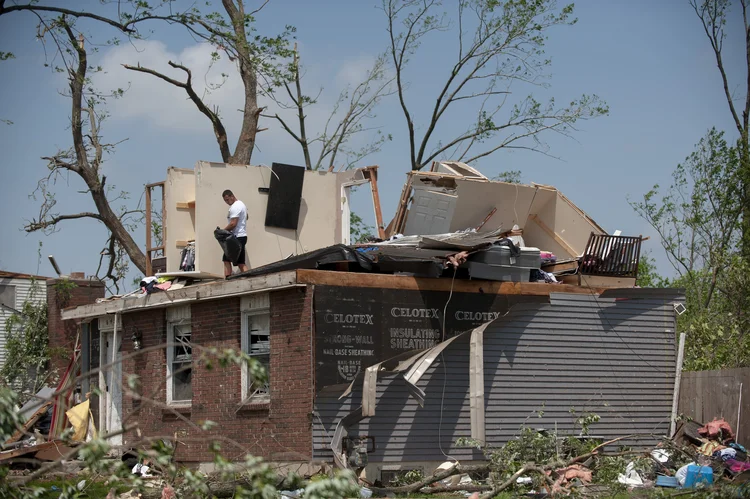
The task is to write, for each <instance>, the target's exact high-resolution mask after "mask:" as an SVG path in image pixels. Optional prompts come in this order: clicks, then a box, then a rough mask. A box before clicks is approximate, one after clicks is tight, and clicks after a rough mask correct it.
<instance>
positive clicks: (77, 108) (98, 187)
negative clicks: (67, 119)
mask: <svg viewBox="0 0 750 499" xmlns="http://www.w3.org/2000/svg"><path fill="white" fill-rule="evenodd" d="M63 27H64V28H65V31H66V33H67V35H68V38H69V39H70V42H71V43H72V44H73V47H75V49H76V51H77V53H78V67H77V68H76V70H75V72H73V71H72V70H71V74H70V93H71V101H72V109H71V132H72V135H73V145H74V148H75V153H76V160H77V165H76V166H74V167H73V171H75V173H77V174H78V175H79V176H80V177H81V178H82V179H83V181H84V182H86V185H87V186H88V188H89V192H91V198H92V199H93V200H94V204H95V205H96V209H97V211H98V212H99V215H100V216H101V219H102V221H103V222H104V225H106V226H107V228H108V229H109V230H110V232H111V233H112V235H113V236H114V237H115V239H116V240H117V241H118V242H119V243H120V244H121V245H122V247H123V248H124V249H125V252H126V253H127V254H128V257H130V260H131V261H132V262H133V265H135V266H136V267H137V268H138V270H140V271H141V272H143V273H145V272H146V256H145V255H144V254H143V252H142V251H141V249H140V248H139V247H138V245H137V244H136V243H135V241H134V240H133V237H132V236H131V235H130V233H129V232H128V230H127V229H126V228H125V226H123V224H122V221H121V220H120V218H119V217H118V216H117V215H116V214H115V213H114V212H113V211H112V208H111V207H110V205H109V201H107V195H106V192H105V191H104V185H103V183H102V182H101V181H100V180H99V170H98V166H99V165H98V161H99V160H100V158H98V157H96V158H95V162H94V163H93V164H92V163H91V162H89V157H88V151H87V150H86V146H85V144H84V134H83V116H82V110H83V89H84V85H85V84H86V70H87V69H88V57H87V53H86V49H85V48H84V39H83V35H81V37H80V39H78V40H76V38H75V36H74V34H73V31H72V30H71V29H70V27H69V26H68V25H67V24H65V25H64V26H63ZM92 119H93V118H92ZM97 134H98V130H97V127H96V126H95V125H94V124H93V123H92V132H91V140H92V141H96V142H95V144H97V145H98V140H99V139H98V137H97ZM110 258H115V255H110Z"/></svg>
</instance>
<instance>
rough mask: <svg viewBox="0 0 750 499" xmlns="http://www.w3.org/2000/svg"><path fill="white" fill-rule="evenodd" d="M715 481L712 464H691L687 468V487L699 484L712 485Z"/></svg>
mask: <svg viewBox="0 0 750 499" xmlns="http://www.w3.org/2000/svg"><path fill="white" fill-rule="evenodd" d="M713 483H714V470H712V469H711V467H710V466H697V465H695V464H691V465H690V466H688V469H687V476H686V477H685V487H687V488H689V487H695V486H697V485H699V484H703V485H705V486H711V485H713Z"/></svg>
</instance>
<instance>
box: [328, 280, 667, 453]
mask: <svg viewBox="0 0 750 499" xmlns="http://www.w3.org/2000/svg"><path fill="white" fill-rule="evenodd" d="M673 299H674V298H673V297H664V298H661V297H657V298H655V299H654V298H652V297H649V298H648V299H628V300H614V299H598V300H597V299H596V298H594V297H593V296H589V295H573V294H553V295H552V296H551V301H550V304H545V305H538V304H536V305H535V304H527V305H519V306H516V307H514V308H513V309H512V310H511V312H510V313H509V314H508V315H507V316H506V317H504V318H502V319H499V320H498V321H496V322H495V323H494V324H492V325H491V326H490V327H489V328H487V330H486V331H485V333H484V378H485V428H486V437H487V442H488V444H490V445H494V446H497V445H502V444H503V443H505V442H507V441H508V440H510V439H512V438H513V437H514V436H515V435H517V434H518V431H519V429H520V428H521V427H522V426H523V425H526V426H530V427H533V428H545V429H548V430H553V429H555V428H557V429H558V431H560V432H561V433H564V434H565V433H573V432H577V431H578V430H577V429H576V427H575V425H574V421H575V419H576V418H577V417H579V416H580V415H581V414H582V413H585V412H593V413H596V414H598V415H599V416H600V417H601V421H599V422H598V423H596V424H594V425H593V426H592V428H591V434H592V436H596V437H602V438H605V439H606V438H615V437H619V436H624V435H630V434H638V435H643V436H644V439H645V440H640V443H647V442H654V441H655V440H656V439H657V437H653V436H651V435H665V434H666V433H667V432H668V431H669V421H670V415H671V407H672V392H673V385H674V374H675V356H676V355H675V354H676V352H675V313H674V310H673V305H672V303H673ZM446 370H447V374H448V376H447V379H446V376H445V374H446ZM378 381H379V382H378V386H377V394H378V400H377V406H376V415H375V416H374V417H372V418H369V419H366V420H364V421H362V422H361V423H360V424H359V425H357V426H354V427H352V428H351V429H350V431H349V435H350V436H365V435H368V436H373V437H374V438H375V451H374V452H373V453H371V454H370V455H369V458H370V462H400V461H442V460H445V457H444V454H446V455H449V456H451V457H455V458H457V459H463V460H470V459H480V458H481V457H482V456H481V454H479V453H478V452H477V451H475V450H472V449H470V448H466V447H457V446H456V440H457V439H458V438H459V437H469V436H470V435H471V428H470V408H469V390H468V387H469V340H468V335H467V337H466V338H464V339H462V340H458V341H456V342H454V343H453V344H452V345H451V346H449V347H448V348H447V349H446V351H445V353H444V360H443V359H441V358H438V359H437V360H436V362H435V363H434V364H433V365H432V366H431V368H430V369H429V370H428V371H427V372H426V373H425V375H424V376H423V377H422V379H421V380H420V381H419V383H418V385H419V387H420V388H421V389H422V390H424V392H425V394H426V397H425V404H424V407H419V406H418V404H417V403H416V401H415V400H413V399H412V398H410V397H409V395H408V392H407V389H406V386H405V384H404V382H403V381H402V380H401V379H400V378H398V377H392V378H390V379H379V380H378ZM358 385H359V386H358V387H357V389H356V390H355V391H354V393H353V394H352V395H351V396H349V397H348V398H346V399H344V400H342V401H339V400H338V394H324V393H323V394H320V393H319V394H318V395H317V396H316V402H315V411H316V414H315V417H314V418H313V454H314V457H315V458H316V459H325V460H332V453H331V451H330V442H331V437H332V435H333V432H334V430H335V428H336V424H337V423H338V421H339V420H340V418H342V417H343V416H345V415H346V414H347V413H349V412H350V411H351V410H353V409H354V408H356V407H358V406H359V405H360V403H361V390H360V388H361V383H358ZM571 410H574V411H575V414H573V413H571ZM441 419H442V422H441ZM626 443H630V444H636V443H637V442H636V441H635V440H630V441H627V442H626Z"/></svg>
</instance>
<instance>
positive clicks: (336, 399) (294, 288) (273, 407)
mask: <svg viewBox="0 0 750 499" xmlns="http://www.w3.org/2000/svg"><path fill="white" fill-rule="evenodd" d="M282 169H283V168H276V165H274V168H273V170H272V169H269V168H266V167H234V166H228V165H217V164H209V163H198V165H196V168H195V170H194V171H192V172H190V173H188V171H187V170H177V169H170V170H169V171H168V175H167V181H166V183H165V186H164V192H165V197H164V206H165V208H164V216H165V224H164V230H165V232H166V236H165V237H164V240H163V241H164V247H163V248H162V249H163V251H164V254H165V259H166V262H165V263H164V262H161V263H159V265H161V266H162V268H163V270H164V272H163V273H159V274H157V276H160V277H161V278H162V279H163V280H164V281H165V282H171V283H172V288H173V289H168V290H167V291H159V292H154V293H150V294H142V295H139V294H132V295H130V296H124V297H113V298H110V299H106V300H100V301H99V302H97V303H94V304H89V305H84V306H79V307H76V308H68V309H65V310H63V313H62V317H63V319H64V320H66V321H70V322H72V323H79V324H80V331H81V337H82V338H83V340H82V342H81V348H82V350H84V351H85V350H86V349H87V348H88V347H87V345H94V344H96V345H98V346H99V350H98V351H97V352H93V351H89V352H88V353H85V352H84V354H83V355H82V361H81V366H80V368H81V370H82V372H86V371H88V370H90V369H91V368H92V367H95V365H96V366H105V365H108V364H112V365H114V366H117V367H114V368H113V369H110V370H107V371H106V373H102V374H101V375H99V377H98V378H97V377H92V378H90V379H88V380H86V381H85V384H86V386H83V387H82V388H81V389H82V391H83V392H84V393H85V392H86V391H88V390H89V389H90V388H91V386H96V385H97V384H98V386H99V387H100V388H101V389H102V394H103V395H102V397H100V399H99V400H96V401H93V399H92V401H93V402H92V403H95V404H98V407H99V408H100V411H99V421H98V423H99V429H100V430H101V431H105V432H114V431H117V430H119V429H120V428H122V427H123V425H125V426H127V425H132V424H137V426H138V432H140V435H142V436H161V435H170V436H172V437H173V440H174V446H175V457H176V459H178V460H179V461H181V462H185V463H192V464H195V465H198V464H202V463H204V464H205V463H210V462H211V461H212V459H213V454H212V452H211V451H210V446H209V443H210V441H211V440H221V441H222V442H224V443H222V448H223V450H224V453H225V455H226V456H228V457H231V458H235V459H242V457H243V456H244V455H245V454H246V453H248V452H249V453H252V454H254V455H258V456H262V457H264V458H265V459H267V460H269V461H273V462H278V463H300V464H302V465H310V464H314V463H319V462H328V463H331V464H333V463H336V464H337V465H339V466H342V467H351V468H357V469H359V468H362V469H363V470H364V472H365V474H366V475H367V477H368V479H370V480H375V479H383V478H385V477H386V476H387V475H388V474H393V473H395V472H397V471H398V470H403V469H415V468H421V469H423V470H424V471H425V472H431V471H432V470H433V469H434V468H435V467H436V466H437V465H438V464H440V463H441V462H443V461H445V460H446V459H448V457H449V456H450V458H456V459H459V460H461V461H472V460H482V459H483V455H482V453H481V452H480V451H478V450H477V446H476V443H474V444H473V445H469V444H467V443H466V440H467V439H471V440H473V441H475V442H480V443H481V444H484V445H493V446H497V445H502V444H503V443H504V442H507V441H508V440H510V439H512V438H514V436H516V435H517V434H518V432H519V429H520V428H521V426H522V425H529V426H533V427H535V428H546V429H550V430H551V429H557V430H558V431H560V432H563V433H568V434H572V433H574V432H575V433H577V432H578V431H579V430H580V427H579V426H577V424H576V420H577V419H578V418H579V417H580V416H581V415H582V414H588V413H595V414H597V415H599V416H600V418H601V420H600V421H599V422H598V423H597V424H596V425H595V427H593V428H592V430H591V431H592V436H594V437H602V438H605V439H606V437H616V436H621V435H625V434H627V435H633V437H632V439H631V440H630V441H628V442H626V443H629V444H631V445H635V444H638V443H653V442H654V441H655V439H656V437H655V436H654V435H666V434H668V433H670V431H671V424H672V423H671V422H672V421H673V420H674V416H675V406H674V401H675V400H676V398H675V397H676V396H677V391H676V389H675V372H676V368H677V366H676V358H677V355H676V354H677V352H676V346H675V329H676V313H677V312H676V311H675V310H676V307H677V306H679V304H680V303H681V302H682V300H683V298H682V296H681V295H680V293H679V292H677V291H675V290H661V289H660V290H654V289H640V288H635V287H634V284H635V279H636V277H637V264H638V258H639V252H640V244H641V238H640V237H626V236H620V235H608V234H607V233H606V232H605V231H604V230H603V229H602V228H601V227H600V226H599V225H597V224H596V223H595V222H594V221H593V220H592V219H591V218H590V217H588V216H587V215H586V214H585V213H584V212H583V211H581V210H580V209H579V208H577V207H576V206H575V205H574V204H573V203H572V202H571V201H570V200H568V199H567V198H566V197H565V196H563V195H562V194H561V193H560V192H559V191H557V190H556V189H555V188H553V187H549V186H543V185H537V184H532V185H521V184H507V183H502V182H493V181H489V180H488V179H486V178H485V177H484V176H483V175H482V174H481V173H479V172H477V171H476V170H474V169H473V168H471V167H469V166H468V165H463V164H461V163H436V164H435V165H433V168H432V171H429V172H411V173H409V174H408V176H407V182H406V184H405V186H404V190H403V193H402V196H401V199H400V203H399V206H398V208H397V210H396V215H395V217H394V219H393V220H392V221H391V222H390V224H388V225H387V226H383V224H381V223H380V220H378V225H379V227H378V228H379V229H380V230H379V232H380V234H379V235H380V237H379V238H378V239H376V240H373V241H372V242H369V243H366V244H361V245H354V246H353V245H351V244H349V241H348V226H347V225H346V224H347V223H348V219H349V211H348V210H349V207H348V201H347V195H346V190H347V187H348V186H349V185H356V183H365V182H370V183H371V185H372V186H373V191H372V192H373V200H374V202H375V210H376V213H379V201H378V197H377V184H376V182H372V180H373V179H375V178H376V170H373V169H369V170H367V169H365V170H354V171H350V172H344V173H338V174H333V173H326V174H320V173H317V172H305V171H304V170H303V169H299V170H302V171H301V172H300V171H296V172H292V174H291V175H296V176H297V177H300V178H301V181H299V182H300V184H299V186H298V187H297V188H295V190H292V189H291V188H290V187H289V186H283V185H281V186H279V184H278V183H274V182H273V178H276V177H275V176H274V172H276V171H277V170H278V171H279V172H281V171H282ZM235 175H236V176H237V177H236V180H235ZM284 175H285V174H284V173H281V175H280V180H282V181H283V180H284V178H285V177H284ZM227 185H231V186H232V188H233V189H236V190H235V193H236V194H237V197H238V198H240V199H243V200H244V201H245V202H246V204H247V205H248V208H249V212H250V213H251V220H250V221H249V222H248V232H252V237H251V240H252V239H253V238H256V237H257V240H258V241H262V243H258V244H253V243H251V244H249V245H248V260H249V264H250V266H251V270H249V271H248V272H246V273H243V274H239V275H235V276H232V277H231V278H230V279H227V280H223V279H222V280H212V279H211V278H210V277H211V275H213V274H217V273H220V268H219V267H218V265H220V259H221V258H220V257H221V253H220V249H219V246H218V244H217V243H216V241H215V240H213V234H212V232H213V229H214V228H215V225H216V220H217V219H218V220H221V219H222V217H223V216H224V210H225V208H223V207H222V206H221V203H220V201H221V199H220V193H221V191H222V190H223V189H224V188H226V186H227ZM243 189H244V190H243ZM275 189H279V190H282V191H285V192H284V193H278V192H276V193H275V192H274V190H275ZM173 190H175V192H178V193H179V194H175V192H173ZM289 191H293V192H291V193H290V192H289ZM277 194H284V197H285V202H284V203H279V204H278V205H275V204H274V205H273V206H274V208H273V209H276V208H279V209H281V211H282V212H283V213H282V215H283V217H282V218H286V219H287V221H288V220H289V219H291V220H292V222H296V224H297V226H296V228H291V227H289V228H286V227H279V226H278V225H280V222H278V220H277V221H271V223H270V224H269V213H270V212H271V210H272V199H273V198H274V196H275V195H277ZM193 195H194V199H193V198H192V196H193ZM295 196H296V197H295ZM290 200H291V201H294V202H291V201H290ZM192 201H194V203H192V206H191V202H192ZM274 203H275V202H274ZM204 206H206V208H203V207H204ZM203 209H205V210H207V211H205V212H204V211H201V210H203ZM211 210H215V211H216V213H213V214H211V215H210V216H209V215H207V214H205V213H211ZM276 215H278V214H276ZM204 217H206V219H205V220H204ZM274 224H276V225H274ZM175 225H176V227H175ZM287 225H289V224H287ZM292 225H293V224H292ZM467 229H472V230H468V231H467ZM183 243H184V244H185V245H183ZM190 243H192V244H194V246H195V270H190V271H184V270H183V271H181V270H179V264H178V263H177V262H180V261H181V255H182V253H181V252H182V250H183V249H184V248H185V247H186V245H188V244H190ZM149 249H151V248H149ZM157 249H158V248H157ZM290 255H291V256H290ZM155 263H156V262H155ZM175 283H177V284H175ZM211 349H215V350H211ZM225 349H235V350H242V351H243V352H245V353H247V354H249V355H250V356H253V357H255V358H256V359H258V360H259V361H260V362H261V363H262V364H264V365H265V366H267V371H268V374H269V376H268V383H258V382H256V380H254V379H253V376H252V373H251V372H249V370H248V369H247V368H246V367H245V366H239V365H234V364H230V365H229V366H228V367H221V368H220V367H218V366H217V363H216V362H215V361H212V360H211V359H213V358H215V356H216V353H214V352H222V351H224V350H225ZM119 361H121V362H119ZM133 375H137V376H138V383H132V382H131V383H128V380H132V379H133V377H132V376H133ZM206 420H210V421H214V422H216V423H218V424H217V425H216V426H215V427H214V428H213V429H210V430H207V431H203V430H200V429H199V428H198V427H199V426H200V424H201V423H202V422H203V421H206ZM114 439H115V442H116V443H123V444H124V445H125V446H128V445H138V438H137V437H136V432H135V431H131V432H127V433H125V434H124V436H122V435H118V436H115V437H114ZM206 466H210V465H206ZM311 469H312V468H311Z"/></svg>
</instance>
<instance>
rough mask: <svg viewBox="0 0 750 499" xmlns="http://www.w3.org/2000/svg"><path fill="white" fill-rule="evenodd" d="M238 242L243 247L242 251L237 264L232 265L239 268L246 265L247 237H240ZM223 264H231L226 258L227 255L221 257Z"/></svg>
mask: <svg viewBox="0 0 750 499" xmlns="http://www.w3.org/2000/svg"><path fill="white" fill-rule="evenodd" d="M237 240H238V241H239V242H240V244H241V245H242V251H240V256H239V257H238V258H237V261H236V262H232V264H233V265H234V266H235V267H237V266H239V265H245V245H246V244H247V236H242V237H238V238H237ZM221 261H222V262H229V261H231V260H229V258H227V257H226V255H224V256H222V257H221Z"/></svg>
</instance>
